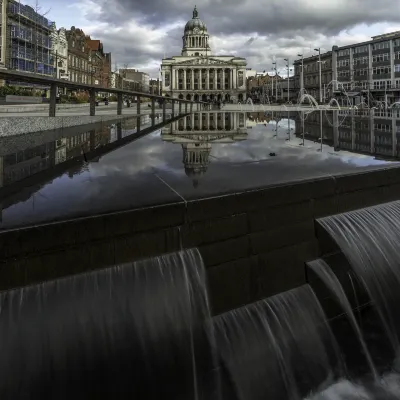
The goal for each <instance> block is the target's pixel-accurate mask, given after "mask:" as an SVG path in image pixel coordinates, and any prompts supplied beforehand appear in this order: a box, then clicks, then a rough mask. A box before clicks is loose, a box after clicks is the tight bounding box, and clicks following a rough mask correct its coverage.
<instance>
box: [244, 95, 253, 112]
mask: <svg viewBox="0 0 400 400" xmlns="http://www.w3.org/2000/svg"><path fill="white" fill-rule="evenodd" d="M246 104H251V108H252V111H253V112H255V110H254V103H253V100H252V98H251V97H248V98H247V100H246Z"/></svg>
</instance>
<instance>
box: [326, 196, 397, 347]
mask: <svg viewBox="0 0 400 400" xmlns="http://www.w3.org/2000/svg"><path fill="white" fill-rule="evenodd" d="M319 223H320V224H321V225H322V226H323V228H324V229H325V230H326V231H327V232H328V233H329V234H330V235H331V236H332V238H333V239H334V240H335V241H336V243H337V244H338V246H339V247H340V249H341V250H342V251H343V253H344V255H345V256H346V257H347V259H348V260H349V261H350V264H351V266H352V268H353V269H354V271H355V273H356V274H357V276H358V277H359V279H360V280H361V282H362V283H363V284H364V286H365V288H366V290H367V292H368V294H369V296H370V298H371V300H372V301H373V302H374V304H375V305H376V307H377V310H378V312H379V314H380V316H381V319H382V323H383V325H384V327H385V331H386V334H387V335H388V338H389V340H390V342H391V344H392V347H393V350H394V351H397V350H398V348H399V339H398V337H399V333H400V320H399V318H397V316H398V315H399V311H400V310H399V307H400V290H399V285H400V269H399V258H398V254H399V250H400V244H399V243H400V230H399V228H398V227H399V224H400V202H398V201H396V202H392V203H387V204H383V205H379V206H375V207H369V208H365V209H361V210H356V211H352V212H349V213H344V214H339V215H334V216H330V217H326V218H322V219H320V220H319Z"/></svg>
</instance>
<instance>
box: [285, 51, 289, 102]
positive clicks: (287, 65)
mask: <svg viewBox="0 0 400 400" xmlns="http://www.w3.org/2000/svg"><path fill="white" fill-rule="evenodd" d="M284 60H285V61H286V62H287V64H286V67H287V101H288V102H289V101H290V85H289V71H290V70H289V59H288V58H284Z"/></svg>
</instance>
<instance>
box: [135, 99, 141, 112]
mask: <svg viewBox="0 0 400 400" xmlns="http://www.w3.org/2000/svg"><path fill="white" fill-rule="evenodd" d="M136 98H137V103H136V114H137V115H140V96H137V97H136Z"/></svg>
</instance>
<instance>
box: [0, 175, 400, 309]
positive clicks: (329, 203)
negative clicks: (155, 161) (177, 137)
mask: <svg viewBox="0 0 400 400" xmlns="http://www.w3.org/2000/svg"><path fill="white" fill-rule="evenodd" d="M399 198H400V169H399V168H389V169H386V170H379V171H375V172H369V173H362V174H352V175H344V176H337V177H329V178H324V179H318V180H314V181H303V182H299V183H294V184H289V185H282V186H277V187H271V188H266V189H263V190H257V191H252V192H245V193H238V194H232V195H227V196H222V197H216V198H210V199H204V200H199V201H190V202H187V203H183V202H182V203H176V204H170V205H165V206H160V207H153V208H146V209H141V210H135V211H128V212H123V213H118V214H112V215H104V216H99V217H94V218H87V219H80V220H76V221H71V222H64V223H54V224H50V225H46V226H42V227H35V228H30V229H22V230H14V231H10V232H3V233H1V234H0V255H1V259H0V265H1V268H0V290H2V289H7V288H11V287H16V286H21V285H26V284H28V283H31V282H40V281H43V280H47V279H53V278H56V277H61V276H65V275H69V274H75V273H79V272H83V271H86V270H88V269H94V268H101V267H106V266H109V265H113V264H118V263H124V262H127V261H133V260H137V259H141V258H146V257H151V256H154V255H159V254H163V253H167V252H172V251H177V250H179V249H180V240H181V239H182V245H183V247H184V248H189V247H198V248H199V249H200V252H201V254H202V256H203V258H204V262H205V264H206V268H207V272H208V279H209V287H210V296H211V304H212V308H213V313H214V314H218V313H220V312H223V311H226V310H229V309H232V308H235V307H238V306H241V305H243V304H246V303H250V302H253V301H255V300H258V299H260V298H264V297H268V296H271V295H273V294H275V293H278V292H281V291H285V290H288V289H291V288H293V287H296V286H299V285H301V284H304V283H305V282H306V269H305V266H304V263H305V261H308V260H312V259H315V258H317V257H319V256H320V255H321V254H322V252H326V251H329V249H330V248H329V246H330V243H329V241H324V238H323V237H321V236H320V232H319V231H318V229H316V224H315V219H316V218H319V217H321V216H326V215H331V214H335V213H339V212H344V211H349V210H353V209H357V208H361V207H365V206H370V205H373V204H379V203H384V202H387V201H391V200H394V199H399ZM327 246H328V247H327Z"/></svg>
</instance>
